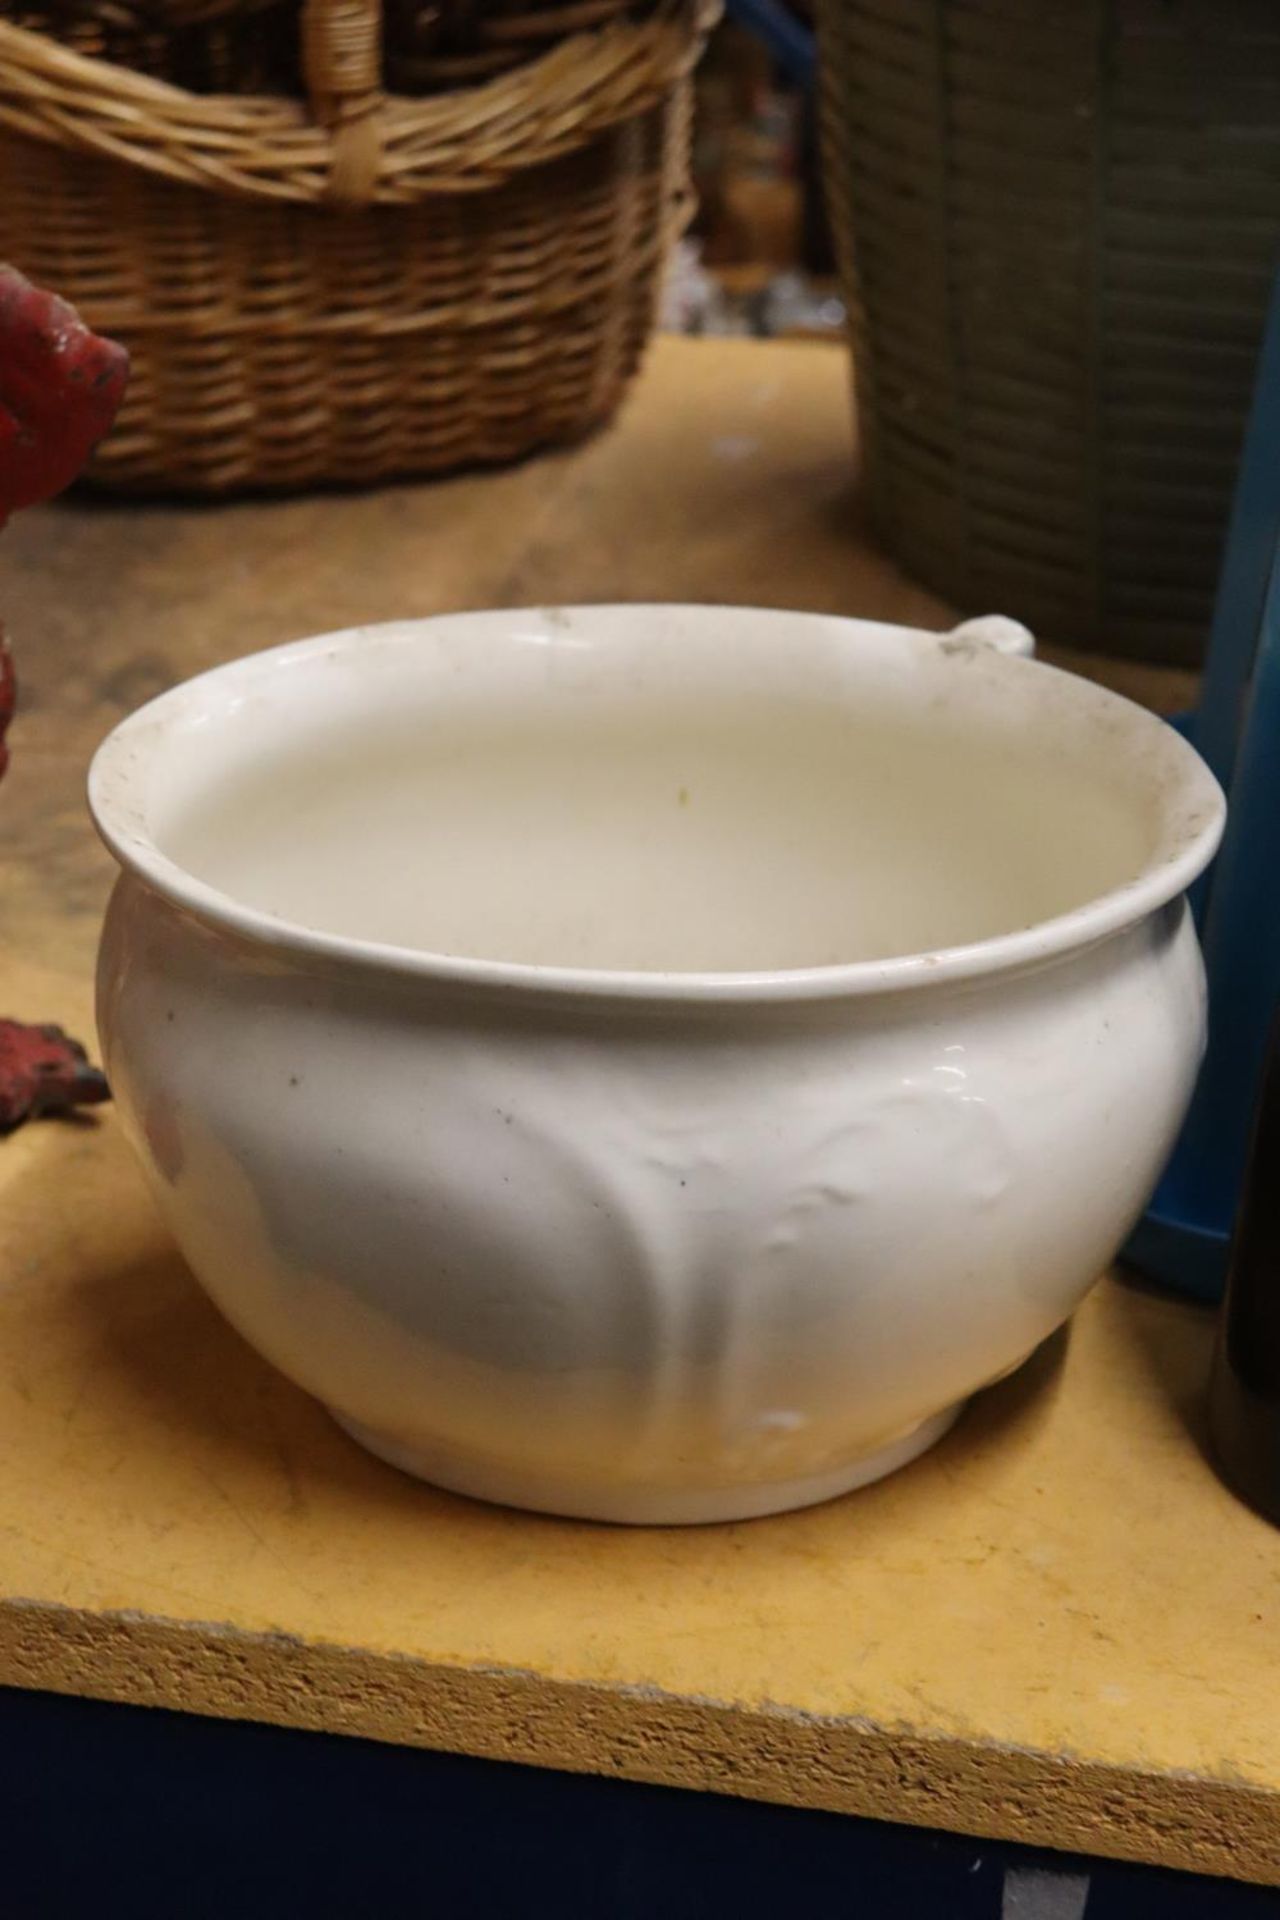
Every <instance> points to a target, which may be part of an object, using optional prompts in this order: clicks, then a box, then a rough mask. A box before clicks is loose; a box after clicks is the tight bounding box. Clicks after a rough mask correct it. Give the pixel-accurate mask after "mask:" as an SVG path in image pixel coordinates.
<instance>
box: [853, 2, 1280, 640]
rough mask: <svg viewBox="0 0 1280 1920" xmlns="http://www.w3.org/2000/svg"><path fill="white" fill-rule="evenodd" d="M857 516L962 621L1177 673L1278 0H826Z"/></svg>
mask: <svg viewBox="0 0 1280 1920" xmlns="http://www.w3.org/2000/svg"><path fill="white" fill-rule="evenodd" d="M819 31H820V35H821V42H822V52H823V75H824V96H825V97H824V110H825V123H826V127H825V131H826V157H827V180H828V191H829V199H830V202H831V211H832V220H833V225H834V228H835V231H836V238H837V246H838V250H839V252H840V256H841V270H842V278H843V280H844V284H845V291H846V296H847V298H848V301H849V306H850V312H851V315H852V318H853V328H854V345H855V370H856V375H857V381H858V395H859V404H860V416H859V417H860V429H861V435H862V443H863V448H864V455H865V463H866V470H867V478H868V490H869V496H870V503H871V507H872V511H873V513H874V516H875V518H876V521H877V524H878V526H879V529H880V531H881V533H882V535H883V537H884V538H885V540H886V543H887V544H888V545H889V546H890V547H891V548H892V550H893V551H894V553H895V554H896V555H897V556H898V558H900V559H901V560H902V561H903V563H904V564H905V565H906V566H907V567H908V568H910V569H911V571H912V572H914V573H916V574H917V575H918V576H919V577H920V578H921V579H923V580H925V581H926V582H928V583H929V584H931V585H932V586H934V587H935V588H936V589H937V590H938V591H939V592H941V593H942V594H944V595H945V596H946V597H947V598H948V599H950V600H952V601H955V602H957V603H958V604H960V605H961V606H964V607H967V608H971V609H977V610H979V611H981V610H985V609H986V608H988V607H990V606H999V607H1001V608H1002V609H1003V610H1005V611H1007V612H1009V613H1011V614H1016V615H1018V616H1019V617H1021V618H1022V619H1024V620H1026V621H1028V622H1029V624H1031V625H1032V626H1034V627H1036V628H1037V629H1038V630H1039V631H1041V632H1042V633H1043V634H1044V635H1045V636H1046V637H1047V638H1055V639H1060V640H1063V641H1066V642H1068V643H1074V644H1075V645H1080V646H1091V645H1092V646H1099V647H1105V648H1108V649H1110V650H1112V651H1114V652H1117V653H1127V654H1132V655H1138V656H1143V657H1147V658H1153V659H1164V660H1169V661H1175V660H1181V661H1185V662H1194V661H1195V660H1196V659H1198V657H1199V655H1200V652H1201V649H1202V647H1203V644H1204V639H1205V635H1206V633H1207V629H1208V624H1209V617H1210V611H1211V606H1212V596H1213V588H1214V581H1215V578H1216V574H1217V568H1218V561H1219V557H1220V552H1221V544H1222V537H1223V531H1224V526H1225V520H1226V514H1227V510H1228V505H1229V500H1230V492H1231V486H1232V481H1233V476H1234V470H1235V464H1236V461H1237V459H1238V457H1239V448H1240V439H1241V433H1242V429H1243V422H1244V418H1245V415H1246V412H1247V409H1248V405H1249V400H1250V395H1251V389H1252V381H1253V372H1254V363H1255V358H1256V353H1257V347H1258V343H1259V340H1260V336H1261V329H1262V320H1263V314H1264V311H1265V306H1266V301H1267V296H1268V292H1269V287H1270V280H1271V275H1272V273H1273V271H1274V269H1275V265H1276V250H1277V237H1278V236H1280V10H1277V8H1276V6H1275V5H1274V0H1071V4H1060V3H1059V0H1054V3H1053V4H1047V3H1046V0H820V5H819Z"/></svg>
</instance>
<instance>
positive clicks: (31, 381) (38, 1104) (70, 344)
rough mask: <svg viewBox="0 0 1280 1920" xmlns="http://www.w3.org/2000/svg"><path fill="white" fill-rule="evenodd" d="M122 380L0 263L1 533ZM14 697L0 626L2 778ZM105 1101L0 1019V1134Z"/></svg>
mask: <svg viewBox="0 0 1280 1920" xmlns="http://www.w3.org/2000/svg"><path fill="white" fill-rule="evenodd" d="M128 377H129V356H128V355H127V354H126V352H125V350H124V348H123V347H119V346H117V345H116V343H115V342H114V341H113V340H103V339H101V338H100V337H99V336H98V335H97V334H95V333H92V332H90V330H89V328H88V327H86V326H85V325H84V323H83V321H82V320H81V319H80V317H79V315H78V314H77V313H76V311H75V309H74V308H73V307H69V306H68V305H67V303H66V301H65V300H59V299H58V297H57V295H56V294H52V293H46V292H44V290H43V289H42V288H40V287H33V286H32V285H31V282H30V281H29V280H26V279H24V278H23V276H22V274H20V273H17V272H15V271H14V269H13V268H12V267H6V266H4V265H3V264H0V528H2V527H3V526H4V525H5V523H6V522H7V520H8V518H9V515H10V514H11V513H16V512H17V511H18V509H19V508H20V507H30V506H34V505H35V504H36V503H37V502H38V501H41V500H49V499H52V497H53V495H54V494H55V493H61V492H62V490H63V488H64V487H67V486H70V484H71V482H72V481H73V480H74V479H75V477H76V475H77V474H78V473H79V472H80V471H81V469H82V468H83V466H84V464H85V462H86V460H87V459H88V458H89V455H90V454H91V453H92V452H93V449H94V448H95V447H96V446H97V444H98V442H99V440H101V438H102V436H103V434H104V433H106V431H107V429H108V427H110V425H111V423H112V421H113V420H114V419H115V416H116V410H117V408H118V407H119V405H120V401H121V399H122V397H123V395H124V388H125V382H126V380H127V379H128ZM16 698H17V684H16V681H15V679H14V672H13V658H12V655H11V654H10V652H9V649H8V647H7V646H6V644H5V638H4V632H3V630H2V629H0V775H2V774H3V773H4V770H5V768H6V766H7V765H8V763H9V753H8V748H7V747H6V745H5V732H6V729H7V728H8V725H9V722H10V720H12V718H13V710H14V704H15V701H16ZM106 1098H107V1083H106V1081H105V1080H104V1079H103V1077H102V1075H101V1073H99V1072H98V1070H97V1068H96V1067H92V1066H90V1064H89V1062H88V1059H87V1057H86V1055H85V1051H84V1048H83V1047H82V1046H80V1045H79V1043H78V1042H77V1041H74V1040H71V1039H69V1038H68V1037H67V1035H66V1034H65V1033H63V1031H62V1029H61V1028H60V1027H54V1026H41V1027H27V1026H23V1025H22V1024H21V1023H20V1022H18V1021H16V1020H2V1019H0V1132H5V1131H7V1130H8V1129H9V1128H11V1127H15V1126H17V1125H18V1124H19V1123H20V1122H21V1121H23V1120H28V1119H32V1118H34V1117H36V1116H37V1115H41V1114H49V1113H63V1112H66V1111H67V1110H68V1109H69V1108H71V1107H79V1106H90V1105H94V1104H96V1102H98V1101H100V1100H105V1099H106Z"/></svg>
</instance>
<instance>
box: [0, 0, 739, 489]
mask: <svg viewBox="0 0 1280 1920" xmlns="http://www.w3.org/2000/svg"><path fill="white" fill-rule="evenodd" d="M250 3H252V0H250ZM171 4H172V7H173V12H174V13H178V12H181V13H182V14H183V15H185V16H191V17H192V19H193V20H194V21H195V24H208V21H209V19H212V20H213V23H214V24H215V25H216V24H217V16H218V15H219V13H220V12H222V13H229V12H231V11H232V9H231V8H229V7H226V6H225V4H224V5H223V7H222V8H221V9H220V8H219V6H218V0H205V5H204V6H203V8H202V7H201V4H200V0H182V4H181V6H179V4H178V0H171ZM238 4H239V8H240V9H242V10H243V9H244V8H245V5H246V0H238ZM113 11H118V10H115V9H113ZM261 11H262V12H267V11H275V12H278V8H274V9H268V8H262V9H261ZM201 14H203V15H204V16H205V18H204V20H203V22H202V21H201V20H200V19H198V18H197V16H199V15H201ZM169 24H170V25H171V24H172V15H171V16H170V21H169ZM709 24H710V14H709V11H708V6H707V4H706V0H664V4H662V5H661V6H660V7H659V9H658V10H657V12H656V13H653V14H651V15H650V17H648V18H646V19H640V20H634V19H630V18H627V17H623V16H620V17H618V18H616V19H614V20H613V21H612V22H611V23H610V24H607V25H605V26H603V27H600V28H598V29H597V30H595V31H593V32H587V33H581V34H575V35H573V37H571V38H569V39H566V40H563V41H561V42H560V43H559V44H558V45H555V46H552V47H551V48H550V50H548V51H546V52H543V53H542V54H540V55H538V56H537V57H536V58H534V59H532V60H530V61H528V62H527V63H525V64H524V65H522V66H519V67H516V68H514V69H513V70H512V71H510V72H508V73H505V74H503V75H500V76H499V77H498V78H496V79H494V80H492V81H489V82H487V83H485V84H483V85H480V86H476V87H473V88H469V89H467V90H465V91H459V92H454V93H448V94H438V95H436V96H435V97H433V98H428V99H410V98H405V97H399V96H395V95H391V94H388V93H386V92H384V91H383V89H382V85H381V78H382V53H381V29H382V19H381V9H380V6H379V4H378V0H306V5H305V7H304V8H303V9H302V38H301V54H300V72H301V74H302V76H303V82H304V86H305V92H306V103H305V104H304V103H303V101H302V100H300V99H293V98H289V97H287V96H275V95H273V96H266V95H262V96H244V95H236V94H232V93H228V92H225V91H219V92H217V93H202V92H193V91H188V90H183V89H179V88H177V87H175V86H173V85H172V84H170V83H167V82H165V81H163V80H160V79H157V78H156V77H154V75H144V74H140V73H138V72H136V71H134V70H133V69H132V68H131V67H126V66H123V65H119V64H116V63H114V62H112V61H109V60H106V59H104V58H101V57H97V56H95V55H92V54H88V53H85V52H83V51H80V50H78V49H77V47H76V46H75V45H68V44H66V43H65V41H64V40H63V39H55V38H54V37H53V36H52V34H50V33H48V32H38V31H35V30H34V29H32V28H31V27H30V26H25V27H24V26H19V25H17V24H15V23H14V21H13V20H3V21H0V258H8V259H10V260H12V261H14V263H15V264H16V265H18V266H20V267H22V268H23V269H24V270H25V271H26V272H28V273H29V274H31V275H32V277H34V278H36V279H39V280H41V281H45V282H47V283H49V284H51V285H54V286H56V287H57V288H58V289H59V290H60V291H61V292H63V293H65V294H66V295H67V296H68V297H69V298H70V299H72V300H73V301H74V302H75V303H76V304H77V305H78V306H79V307H80V308H81V309H82V311H83V312H84V314H85V316H86V318H87V319H88V320H89V321H90V322H91V323H92V324H93V325H94V326H95V327H98V328H100V329H102V330H103V331H106V332H109V333H112V334H115V335H116V336H117V337H118V338H120V339H122V340H123V341H124V342H125V343H126V344H127V345H128V347H129V349H130V351H131V353H132V355H133V358H134V375H133V380H132V383H131V386H130V391H129V397H128V400H127V402H126V406H125V409H124V413H123V415H122V417H121V420H120V423H119V425H118V427H117V429H116V431H115V432H114V433H113V434H112V435H111V437H110V438H109V440H108V441H107V443H106V444H105V446H104V447H103V449H102V450H101V453H100V455H99V457H98V460H97V463H96V466H95V469H94V472H95V475H96V478H97V479H98V480H100V481H102V482H106V483H108V484H111V485H114V486H121V487H156V486H168V487H177V488H181V489H191V490H196V491H210V492H212V491H220V490H227V489H232V488H242V487H248V486H254V487H257V486H271V487H277V486H292V485H298V484H301V483H305V482H315V481H342V482H350V481H369V480H373V479H376V478H379V477H383V476H388V475H391V474H407V473H425V472H431V471H437V470H440V469H442V468H447V467H456V466H459V465H463V464H469V463H475V462H490V461H500V460H508V459H511V458H513V457H515V456H517V455H519V454H522V453H525V452H528V451H529V450H531V449H532V448H534V447H537V446H539V445H542V444H545V443H547V442H550V441H555V440H561V439H567V438H572V437H574V436H576V435H579V434H581V433H583V432H585V431H587V430H588V429H589V428H591V427H592V426H594V425H596V424H598V423H599V422H600V421H602V420H604V419H605V418H606V417H607V416H608V415H609V413H610V412H611V411H612V410H613V408H614V407H615V406H616V405H617V402H618V400H619V399H620V397H621V394H622V392H623V389H624V387H625V385H626V382H627V380H628V378H629V376H630V375H631V373H632V372H633V370H634V369H635V367H636V364H637V362H638V359H639V356H640V353H641V350H642V348H643V345H644V343H645V340H646V337H647V335H648V333H649V331H650V329H651V326H652V322H653V317H654V311H655V305H656V298H657V293H658V286H659V277H660V272H661V268H662V263H663V260H664V256H665V254H666V251H667V248H668V245H669V243H670V241H671V240H672V238H673V237H674V235H675V234H676V232H677V231H678V230H679V228H680V226H681V225H682V223H683V221H684V219H685V217H686V213H687V205H688V187H687V182H688V146H689V104H690V103H689V81H688V76H689V73H690V71H691V68H692V66H693V63H694V61H695V59H696V57H697V54H698V52H699V50H700V46H701V42H702V39H703V37H704V35H705V32H706V30H707V28H708V26H709ZM81 44H83V43H81ZM210 44H213V43H210V42H208V41H206V42H205V43H204V45H205V46H206V48H207V47H208V45H210ZM217 44H219V45H221V44H224V43H222V42H219V43H217ZM214 71H215V78H216V77H217V74H216V69H215V70H214ZM222 84H223V85H225V84H226V81H225V77H223V79H222Z"/></svg>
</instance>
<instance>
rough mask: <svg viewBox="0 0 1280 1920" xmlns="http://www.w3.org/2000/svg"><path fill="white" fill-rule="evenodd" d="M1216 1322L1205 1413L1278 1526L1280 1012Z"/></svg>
mask: <svg viewBox="0 0 1280 1920" xmlns="http://www.w3.org/2000/svg"><path fill="white" fill-rule="evenodd" d="M1243 1196H1244V1197H1243V1199H1242V1201H1241V1205H1240V1212H1239V1215H1238V1217H1237V1220H1236V1233H1235V1242H1234V1245H1233V1247H1232V1253H1231V1272H1230V1276H1229V1278H1228V1281H1227V1295H1226V1299H1225V1301H1224V1303H1223V1308H1222V1319H1221V1322H1220V1324H1219V1330H1218V1348H1217V1353H1216V1355H1215V1357H1214V1367H1213V1385H1212V1389H1211V1395H1210V1407H1209V1420H1210V1430H1211V1433H1212V1438H1213V1446H1214V1451H1215V1452H1216V1454H1217V1456H1218V1461H1219V1464H1220V1466H1221V1468H1222V1471H1223V1473H1224V1475H1225V1476H1226V1478H1227V1480H1228V1481H1229V1482H1230V1484H1231V1485H1232V1486H1233V1487H1234V1488H1235V1490H1236V1492H1237V1493H1239V1494H1240V1495H1241V1496H1242V1497H1243V1498H1244V1499H1246V1500H1247V1501H1248V1502H1249V1503H1250V1505H1251V1506H1254V1507H1256V1508H1257V1509H1258V1511H1259V1512H1260V1513H1264V1514H1266V1516H1267V1518H1268V1519H1270V1520H1274V1521H1275V1522H1276V1524H1277V1525H1278V1526H1280V1019H1277V1021H1276V1022H1275V1023H1273V1026H1272V1030H1271V1043H1270V1046H1269V1048H1268V1053H1267V1064H1266V1068H1265V1071H1264V1073H1263V1078H1262V1092H1261V1095H1260V1096H1259V1102H1258V1112H1257V1118H1256V1121H1255V1123H1254V1135H1253V1147H1252V1150H1251V1153H1250V1157H1249V1165H1248V1168H1247V1170H1246V1173H1245V1181H1244V1188H1243Z"/></svg>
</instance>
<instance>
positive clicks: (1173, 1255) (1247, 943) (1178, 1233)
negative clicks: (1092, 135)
mask: <svg viewBox="0 0 1280 1920" xmlns="http://www.w3.org/2000/svg"><path fill="white" fill-rule="evenodd" d="M1278 555H1280V277H1278V278H1277V280H1276V284H1275V287H1274V288H1273V291H1272V297H1271V305H1270V309H1269V311H1268V314H1267V322H1266V329H1265V332H1264V334H1263V341H1262V352H1261V354H1260V357H1259V362H1258V374H1257V380H1256V383H1255V387H1254V397H1253V406H1252V409H1251V411H1250V415H1249V423H1248V427H1247V430H1246V433H1245V439H1244V447H1243V451H1242V455H1241V462H1240V473H1239V478H1238V480H1237V483H1236V491H1235V498H1234V502H1233V506H1232V512H1231V522H1230V527H1229V531H1228V535H1227V546H1226V552H1225V555H1224V559H1223V565H1222V573H1221V577H1220V579H1219V582H1218V594H1217V601H1216V604H1215V608H1214V619H1213V630H1212V635H1211V638H1210V644H1209V652H1208V657H1207V660H1206V663H1205V676H1204V682H1203V687H1202V692H1201V699H1200V706H1199V709H1198V711H1197V712H1196V713H1195V714H1194V715H1193V716H1192V717H1191V720H1190V722H1189V724H1188V725H1187V727H1186V731H1187V733H1188V735H1189V737H1190V738H1191V740H1192V741H1193V742H1194V743H1195V745H1196V746H1197V747H1198V749H1199V750H1200V752H1201V753H1202V754H1203V755H1204V757H1205V759H1206V760H1207V761H1208V762H1209V765H1210V766H1211V767H1212V768H1213V771H1214V773H1215V774H1216V775H1217V776H1218V779H1219V780H1220V781H1221V782H1222V784H1223V786H1224V787H1225V788H1226V789H1227V793H1228V797H1229V800H1230V815H1229V818H1228V821H1227V831H1226V835H1225V838H1224V840H1223V844H1222V851H1221V853H1220V854H1219V856H1218V859H1217V861H1216V863H1215V865H1214V867H1213V868H1212V870H1211V872H1210V873H1209V875H1208V876H1207V877H1206V879H1205V880H1204V881H1203V882H1202V883H1201V885H1200V886H1199V887H1198V888H1197V889H1196V890H1195V892H1194V893H1193V896H1192V899H1193V904H1194V906H1195V908H1196V913H1197V918H1198V920H1199V922H1200V930H1201V939H1202V941H1203V943H1204V950H1205V963H1206V967H1207V969H1208V975H1209V1052H1208V1055H1207V1057H1206V1059H1205V1064H1204V1069H1203V1071H1202V1073H1201V1076H1200V1080H1199V1083H1198V1085H1197V1087H1196V1092H1195V1098H1194V1100H1193V1102H1192V1106H1191V1112H1190V1114H1189V1115H1188V1117H1187V1123H1186V1126H1185V1127H1184V1129H1183V1131H1182V1135H1181V1137H1180V1139H1179V1141H1178V1144H1177V1146H1176V1148H1175V1149H1174V1153H1173V1157H1172V1159H1171V1160H1170V1162H1169V1165H1168V1167H1167V1168H1166V1169H1165V1172H1164V1175H1163V1177H1162V1178H1161V1181H1160V1185H1159V1187H1158V1188H1157V1189H1156V1194H1155V1198H1154V1199H1153V1201H1152V1203H1151V1206H1150V1208H1149V1209H1148V1212H1147V1214H1146V1217H1145V1219H1144V1220H1143V1221H1142V1223H1141V1225H1140V1226H1139V1227H1138V1229H1137V1230H1136V1232H1135V1233H1134V1235H1133V1238H1132V1239H1131V1241H1130V1243H1129V1246H1128V1249H1127V1257H1128V1258H1129V1259H1130V1260H1131V1261H1132V1262H1133V1263H1134V1264H1135V1265H1136V1266H1138V1267H1140V1268H1141V1269H1142V1271H1143V1272H1144V1273H1147V1274H1149V1275H1150V1276H1151V1277H1152V1278H1153V1279H1157V1280H1161V1281H1164V1282H1165V1283H1166V1284H1167V1285H1170V1286H1173V1287H1176V1288H1177V1289H1178V1290H1179V1291H1180V1292H1184V1293H1190V1294H1194V1295H1196V1296H1198V1297H1199V1298H1201V1299H1206V1300H1214V1299H1217V1298H1218V1296H1219V1295H1220V1294H1221V1292H1222V1288H1223V1284H1224V1282H1225V1278H1226V1263H1227V1253H1228V1245H1229V1240H1230V1234H1231V1226H1232V1222H1233V1220H1234V1217H1235V1210H1236V1199H1237V1195H1238V1192H1239V1186H1240V1179H1241V1174H1242V1171H1243V1165H1244V1156H1245V1150H1246V1146H1247V1141H1248V1132H1249V1121H1250V1115H1251V1114H1252V1112H1253V1107H1254V1100H1255V1096H1256V1093H1257V1081H1258V1074H1259V1071H1260V1068H1261V1063H1262V1054H1263V1049H1264V1047H1265V1045H1266V1039H1267V1032H1268V1028H1269V1024H1270V1020H1271V1013H1272V1009H1273V1007H1274V1005H1275V1003H1276V1000H1277V998H1278V997H1280V558H1278Z"/></svg>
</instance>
